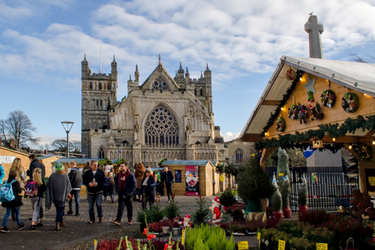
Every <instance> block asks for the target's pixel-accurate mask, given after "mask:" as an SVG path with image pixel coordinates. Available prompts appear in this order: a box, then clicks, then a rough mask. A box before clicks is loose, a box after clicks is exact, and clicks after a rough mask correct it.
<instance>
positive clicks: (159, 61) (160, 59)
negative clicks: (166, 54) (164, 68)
mask: <svg viewBox="0 0 375 250" xmlns="http://www.w3.org/2000/svg"><path fill="white" fill-rule="evenodd" d="M159 65H161V56H160V54H159Z"/></svg>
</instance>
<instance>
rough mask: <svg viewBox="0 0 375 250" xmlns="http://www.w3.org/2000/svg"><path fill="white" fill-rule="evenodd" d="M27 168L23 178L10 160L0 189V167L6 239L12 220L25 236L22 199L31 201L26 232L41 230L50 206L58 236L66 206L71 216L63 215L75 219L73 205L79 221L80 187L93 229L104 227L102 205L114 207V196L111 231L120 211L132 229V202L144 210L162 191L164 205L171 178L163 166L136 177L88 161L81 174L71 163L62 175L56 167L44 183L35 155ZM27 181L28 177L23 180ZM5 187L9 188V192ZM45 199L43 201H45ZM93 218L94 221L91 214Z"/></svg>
mask: <svg viewBox="0 0 375 250" xmlns="http://www.w3.org/2000/svg"><path fill="white" fill-rule="evenodd" d="M29 158H30V161H31V163H30V166H29V169H28V170H27V171H26V172H25V169H24V168H23V167H22V166H21V159H20V158H16V159H14V161H13V163H12V166H11V168H10V170H9V173H8V179H7V180H6V181H5V182H4V183H3V179H4V178H5V176H6V174H5V170H4V168H3V166H2V165H1V164H0V202H1V206H2V207H5V208H6V213H5V215H4V218H3V222H2V226H1V229H0V231H1V232H2V233H9V232H10V231H9V229H8V227H7V223H8V219H9V217H10V216H11V218H12V220H13V221H16V222H17V229H18V230H23V229H24V228H25V227H26V226H25V224H24V223H22V222H21V218H20V207H21V206H22V205H23V204H24V202H25V200H24V199H23V198H29V200H30V203H31V207H32V211H33V213H32V218H30V220H31V224H30V228H31V230H36V229H37V227H41V226H43V224H42V219H43V216H44V215H43V214H44V212H43V205H42V204H43V201H44V202H45V208H46V209H50V208H51V207H52V206H54V207H55V209H56V230H61V229H62V227H63V226H64V225H65V223H64V220H63V218H64V215H65V204H66V202H68V206H69V210H68V211H67V212H66V215H73V199H74V204H75V212H74V215H75V216H79V215H80V214H79V209H80V191H81V186H82V184H83V185H85V186H86V195H87V201H88V205H89V221H88V224H93V223H95V221H96V217H97V218H98V220H97V221H98V223H102V222H103V210H102V201H103V197H104V200H107V197H109V198H110V199H111V201H112V203H114V202H115V195H117V196H118V199H117V202H118V209H117V215H116V218H115V219H113V220H112V221H111V223H113V224H115V225H121V220H122V216H123V213H124V208H125V207H126V211H127V220H128V221H127V223H128V224H132V220H133V201H138V202H142V208H143V209H145V208H146V207H147V204H148V206H149V207H150V208H151V205H152V204H153V203H154V202H155V201H156V200H158V198H159V200H160V195H164V187H165V188H166V190H167V196H168V202H169V201H170V198H171V196H172V183H173V182H174V178H173V174H172V172H171V171H170V170H169V169H168V166H164V169H163V171H161V172H159V171H157V172H156V173H154V172H153V170H152V169H151V168H150V167H148V166H146V167H144V166H143V164H142V163H138V164H136V165H135V166H134V170H133V172H134V174H133V172H132V171H131V169H129V168H128V165H127V163H126V162H123V163H121V164H120V165H119V167H118V173H117V174H116V175H115V174H114V170H113V166H111V165H107V166H101V167H99V166H98V161H96V160H92V161H91V162H90V161H88V162H87V165H86V166H85V167H84V168H83V169H79V168H78V167H77V166H76V163H75V162H74V161H71V162H70V163H69V169H70V171H69V173H68V174H66V173H65V172H66V171H65V167H64V166H63V165H62V164H61V163H58V162H57V163H55V165H54V171H53V173H52V174H51V176H49V178H48V181H47V183H45V173H46V171H45V166H44V165H43V163H41V162H40V161H39V160H38V159H36V156H35V155H30V157H29ZM27 177H29V178H28V179H27ZM7 187H8V188H7ZM44 197H45V198H44ZM95 206H96V212H97V214H96V215H97V216H95V209H94V207H95Z"/></svg>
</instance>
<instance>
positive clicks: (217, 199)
mask: <svg viewBox="0 0 375 250" xmlns="http://www.w3.org/2000/svg"><path fill="white" fill-rule="evenodd" d="M212 201H213V202H216V203H217V204H219V205H220V199H219V197H217V196H216V197H215V199H213V200H212Z"/></svg>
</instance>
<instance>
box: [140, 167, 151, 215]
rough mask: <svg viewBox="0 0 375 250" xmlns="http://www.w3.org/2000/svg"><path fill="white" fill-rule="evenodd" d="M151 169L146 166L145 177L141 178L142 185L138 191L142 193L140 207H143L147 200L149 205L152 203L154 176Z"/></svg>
mask: <svg viewBox="0 0 375 250" xmlns="http://www.w3.org/2000/svg"><path fill="white" fill-rule="evenodd" d="M152 174H153V171H152V170H151V168H146V170H145V177H143V179H142V185H141V189H140V192H141V194H142V208H143V209H145V208H146V206H147V202H149V206H150V208H151V205H152V204H154V186H155V178H154V177H153V176H152Z"/></svg>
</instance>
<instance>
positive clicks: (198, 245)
mask: <svg viewBox="0 0 375 250" xmlns="http://www.w3.org/2000/svg"><path fill="white" fill-rule="evenodd" d="M185 247H186V249H194V250H195V249H207V250H234V249H235V242H234V241H233V236H232V237H231V239H230V240H229V241H228V240H227V239H226V236H225V231H224V230H223V229H221V228H219V227H210V226H209V225H207V224H205V225H203V224H201V225H200V226H198V227H195V228H194V229H190V228H189V229H188V230H187V232H186V239H185Z"/></svg>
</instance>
